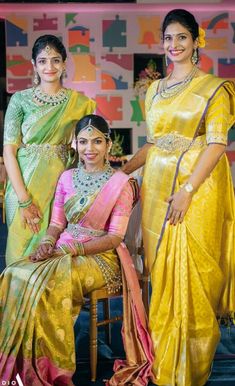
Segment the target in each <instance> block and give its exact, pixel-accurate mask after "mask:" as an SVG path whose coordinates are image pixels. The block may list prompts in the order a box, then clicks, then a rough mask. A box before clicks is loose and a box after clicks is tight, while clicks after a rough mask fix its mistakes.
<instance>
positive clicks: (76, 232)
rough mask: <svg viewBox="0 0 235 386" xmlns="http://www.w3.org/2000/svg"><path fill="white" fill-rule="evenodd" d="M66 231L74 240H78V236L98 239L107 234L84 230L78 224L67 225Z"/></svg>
mask: <svg viewBox="0 0 235 386" xmlns="http://www.w3.org/2000/svg"><path fill="white" fill-rule="evenodd" d="M66 231H67V232H68V233H70V234H71V235H72V236H73V237H75V238H78V236H83V235H85V236H94V237H100V236H104V235H106V234H107V232H106V231H102V230H96V229H90V228H84V227H81V226H80V225H78V224H70V223H69V224H68V226H67V229H66Z"/></svg>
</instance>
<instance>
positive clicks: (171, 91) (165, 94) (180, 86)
mask: <svg viewBox="0 0 235 386" xmlns="http://www.w3.org/2000/svg"><path fill="white" fill-rule="evenodd" d="M197 72H198V68H197V67H196V66H193V68H192V70H191V71H190V73H189V74H188V75H186V77H185V78H184V79H183V80H182V81H181V82H178V83H176V84H174V85H173V86H170V87H167V81H168V80H169V79H170V77H171V75H172V73H170V75H168V76H167V77H166V78H164V79H163V80H162V85H161V89H160V90H159V96H160V97H161V98H163V99H167V98H172V97H174V96H176V95H178V94H180V93H181V92H182V91H183V90H185V89H186V87H188V85H189V84H190V82H191V81H192V79H193V78H194V77H195V75H196V74H197Z"/></svg>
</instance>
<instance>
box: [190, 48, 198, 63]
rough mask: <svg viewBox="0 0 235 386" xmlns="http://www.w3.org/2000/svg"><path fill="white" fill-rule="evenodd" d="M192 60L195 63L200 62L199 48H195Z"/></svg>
mask: <svg viewBox="0 0 235 386" xmlns="http://www.w3.org/2000/svg"><path fill="white" fill-rule="evenodd" d="M191 62H192V64H193V65H195V64H197V62H198V53H197V48H194V49H193V54H192V57H191Z"/></svg>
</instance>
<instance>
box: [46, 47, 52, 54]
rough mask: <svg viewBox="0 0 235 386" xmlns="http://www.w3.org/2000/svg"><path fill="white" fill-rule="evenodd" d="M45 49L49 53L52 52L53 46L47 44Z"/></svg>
mask: <svg viewBox="0 0 235 386" xmlns="http://www.w3.org/2000/svg"><path fill="white" fill-rule="evenodd" d="M45 51H46V53H47V54H49V53H50V52H51V47H50V46H48V45H47V46H46V47H45Z"/></svg>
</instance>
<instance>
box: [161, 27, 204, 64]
mask: <svg viewBox="0 0 235 386" xmlns="http://www.w3.org/2000/svg"><path fill="white" fill-rule="evenodd" d="M163 41H164V50H165V53H166V55H167V56H168V57H169V59H170V60H171V61H172V62H174V63H187V62H190V63H191V57H192V53H193V49H194V48H197V44H198V43H197V39H196V40H195V41H193V38H192V35H191V33H190V31H189V30H188V29H187V28H185V27H184V26H183V25H181V24H180V23H171V24H169V25H168V27H167V28H166V30H165V32H164V36H163Z"/></svg>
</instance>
